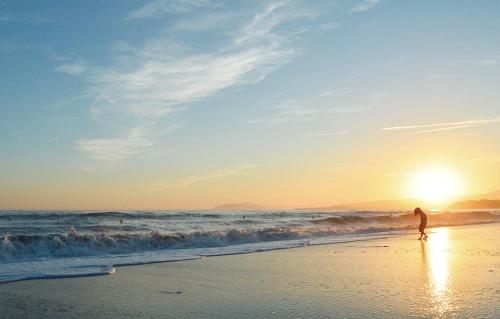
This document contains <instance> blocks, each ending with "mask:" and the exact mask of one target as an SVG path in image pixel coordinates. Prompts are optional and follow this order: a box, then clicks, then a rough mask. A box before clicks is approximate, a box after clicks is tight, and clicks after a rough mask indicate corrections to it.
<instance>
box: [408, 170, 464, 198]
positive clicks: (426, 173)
mask: <svg viewBox="0 0 500 319" xmlns="http://www.w3.org/2000/svg"><path fill="white" fill-rule="evenodd" d="M462 188H463V183H462V181H461V179H460V177H459V176H458V175H457V174H456V173H455V172H454V171H452V170H450V169H444V168H437V167H433V168H427V169H424V170H421V171H419V172H417V173H415V174H413V175H412V179H411V182H410V192H411V195H412V197H415V198H418V199H421V200H424V201H426V202H431V203H437V202H445V201H448V200H451V199H452V198H453V197H456V196H458V195H460V194H461V193H462Z"/></svg>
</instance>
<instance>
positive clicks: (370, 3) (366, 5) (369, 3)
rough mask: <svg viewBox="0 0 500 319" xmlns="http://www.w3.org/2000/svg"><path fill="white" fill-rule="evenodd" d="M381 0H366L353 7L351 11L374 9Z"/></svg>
mask: <svg viewBox="0 0 500 319" xmlns="http://www.w3.org/2000/svg"><path fill="white" fill-rule="evenodd" d="M379 2H380V0H364V1H362V2H361V3H359V4H357V5H356V6H354V7H353V8H352V9H351V12H364V11H368V10H370V9H373V8H374V7H375V6H376V5H377V4H378V3H379Z"/></svg>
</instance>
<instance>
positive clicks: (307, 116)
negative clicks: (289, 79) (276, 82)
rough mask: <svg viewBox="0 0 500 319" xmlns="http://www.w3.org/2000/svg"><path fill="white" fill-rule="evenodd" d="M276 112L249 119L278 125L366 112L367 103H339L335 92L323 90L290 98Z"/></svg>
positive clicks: (278, 106)
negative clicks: (305, 95)
mask: <svg viewBox="0 0 500 319" xmlns="http://www.w3.org/2000/svg"><path fill="white" fill-rule="evenodd" d="M274 109H275V112H274V114H272V115H271V116H269V117H266V118H257V119H252V120H249V121H248V122H249V123H257V124H258V123H262V124H271V125H278V124H283V123H286V122H294V121H305V120H311V119H316V118H317V117H318V116H320V115H326V114H342V113H357V112H364V111H367V110H369V109H370V107H369V106H366V105H338V104H337V103H336V102H335V94H334V93H332V92H329V91H327V92H323V93H321V94H319V95H316V96H313V97H311V98H305V99H289V100H285V101H283V102H281V103H279V104H278V105H277V106H275V107H274Z"/></svg>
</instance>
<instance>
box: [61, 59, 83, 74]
mask: <svg viewBox="0 0 500 319" xmlns="http://www.w3.org/2000/svg"><path fill="white" fill-rule="evenodd" d="M87 68H88V67H87V65H86V64H85V63H84V62H83V61H78V62H75V63H69V64H62V65H59V66H57V67H56V68H55V69H54V70H55V71H57V72H61V73H66V74H69V75H78V74H81V73H83V72H85V71H86V70H87Z"/></svg>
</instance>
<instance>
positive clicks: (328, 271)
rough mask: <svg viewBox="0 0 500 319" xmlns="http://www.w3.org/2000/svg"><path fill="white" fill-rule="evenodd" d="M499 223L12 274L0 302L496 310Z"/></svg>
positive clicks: (136, 313) (139, 311)
mask: <svg viewBox="0 0 500 319" xmlns="http://www.w3.org/2000/svg"><path fill="white" fill-rule="evenodd" d="M499 230H500V224H498V223H496V224H484V225H467V226H460V227H457V226H455V227H444V228H434V229H432V231H431V232H430V234H429V237H430V238H429V240H428V241H422V242H419V241H417V240H416V238H417V234H416V233H415V234H412V235H407V236H400V237H391V238H385V239H373V240H367V241H362V242H359V241H358V242H349V243H337V244H325V245H314V246H307V247H297V248H296V249H285V250H274V251H264V252H261V253H259V254H255V253H250V254H239V255H226V256H218V258H200V259H196V260H188V261H177V262H167V263H156V264H147V265H132V266H121V267H120V268H119V270H118V271H117V272H116V273H115V274H113V275H111V276H98V277H80V278H61V279H57V280H54V279H39V280H27V281H19V282H12V283H8V284H3V285H0V312H1V313H2V314H4V316H3V318H78V319H80V318H91V317H92V318H137V317H147V318H192V317H210V318H213V317H217V318H234V317H239V318H258V317H275V318H289V317H296V318H299V317H306V316H310V317H332V316H333V317H343V318H398V317H415V318H417V317H419V318H421V317H424V318H434V317H449V316H458V317H481V318H496V317H498V316H499V315H500V312H499V310H498V309H497V308H498V307H497V306H498V305H497V304H495V302H494V300H495V298H498V296H499V295H500V291H499V290H498V288H497V287H499V286H500V278H499V276H498V273H499V272H500V262H499V261H500V252H499V250H498V248H497V245H496V243H498V240H500V232H499ZM478 236H482V237H483V238H484V240H482V241H479V242H478V241H477V237H478ZM487 300H490V301H492V302H490V303H488V302H486V301H487ZM421 310H422V311H423V312H419V311H421Z"/></svg>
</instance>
